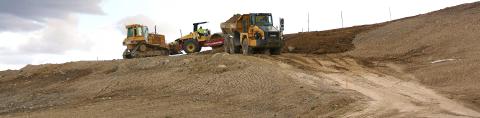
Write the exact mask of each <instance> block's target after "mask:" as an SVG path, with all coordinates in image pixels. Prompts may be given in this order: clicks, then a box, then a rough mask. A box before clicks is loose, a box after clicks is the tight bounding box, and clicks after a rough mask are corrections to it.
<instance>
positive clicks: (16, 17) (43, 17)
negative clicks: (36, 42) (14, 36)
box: [0, 0, 103, 32]
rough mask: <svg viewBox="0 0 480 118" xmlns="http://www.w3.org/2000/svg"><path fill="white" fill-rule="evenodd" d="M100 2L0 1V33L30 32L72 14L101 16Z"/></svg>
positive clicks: (70, 0)
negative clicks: (48, 21) (47, 22)
mask: <svg viewBox="0 0 480 118" xmlns="http://www.w3.org/2000/svg"><path fill="white" fill-rule="evenodd" d="M100 2H101V0H0V18H1V20H0V32H2V31H32V30H36V29H39V28H41V24H43V23H45V22H46V21H47V20H48V19H51V18H54V19H63V18H66V17H69V15H71V14H73V13H86V14H103V12H102V9H101V8H100V6H99V3H100Z"/></svg>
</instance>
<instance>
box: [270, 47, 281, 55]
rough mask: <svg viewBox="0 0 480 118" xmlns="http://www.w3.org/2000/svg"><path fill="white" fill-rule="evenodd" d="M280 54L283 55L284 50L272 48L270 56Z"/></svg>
mask: <svg viewBox="0 0 480 118" xmlns="http://www.w3.org/2000/svg"><path fill="white" fill-rule="evenodd" d="M280 53H282V48H270V54H272V55H280Z"/></svg>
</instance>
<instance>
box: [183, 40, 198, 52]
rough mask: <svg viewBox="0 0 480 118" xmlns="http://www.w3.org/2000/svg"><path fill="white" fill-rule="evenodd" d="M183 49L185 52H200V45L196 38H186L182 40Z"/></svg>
mask: <svg viewBox="0 0 480 118" xmlns="http://www.w3.org/2000/svg"><path fill="white" fill-rule="evenodd" d="M183 51H185V52H186V53H187V54H190V53H195V52H200V45H199V44H198V41H197V40H194V39H188V40H187V41H185V42H183Z"/></svg>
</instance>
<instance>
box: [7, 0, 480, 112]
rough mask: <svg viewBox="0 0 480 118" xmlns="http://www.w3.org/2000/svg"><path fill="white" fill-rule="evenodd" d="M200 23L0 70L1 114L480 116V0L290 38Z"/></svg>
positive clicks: (237, 24)
mask: <svg viewBox="0 0 480 118" xmlns="http://www.w3.org/2000/svg"><path fill="white" fill-rule="evenodd" d="M285 20H288V19H285ZM272 22H277V23H279V24H280V26H279V27H274V26H273V23H272ZM206 23H207V22H195V21H192V24H193V30H192V31H190V33H189V34H185V35H183V36H181V37H178V38H177V39H175V41H173V42H167V41H166V40H165V36H164V35H163V34H162V32H157V31H156V30H157V29H156V28H155V29H148V27H147V26H145V25H143V24H129V25H127V26H125V31H127V36H125V39H123V40H122V39H118V42H122V44H123V46H124V47H125V50H124V52H123V53H122V54H119V55H122V57H123V59H116V60H104V61H77V62H68V63H63V64H42V65H27V66H25V67H23V68H21V69H19V70H6V71H0V117H6V118H10V117H11V118H24V117H28V118H29V117H32V118H38V117H40V118H43V117H45V118H57V117H82V118H83V117H113V118H118V117H153V118H177V117H181V118H183V117H200V118H205V117H206V118H210V117H254V118H271V117H280V118H292V117H302V118H303V117H306V118H311V117H319V118H324V117H327V118H337V117H348V118H350V117H351V118H357V117H358V118H415V117H422V118H424V117H428V118H457V117H458V118H479V117H480V86H479V85H480V78H479V77H480V71H479V70H480V63H479V62H480V46H479V45H480V40H479V38H480V2H475V3H468V4H462V5H458V6H453V7H448V8H444V9H441V10H438V11H434V12H430V13H426V14H421V15H417V16H412V17H407V18H402V19H398V20H393V21H388V22H383V23H378V24H369V25H361V26H353V27H346V28H340V29H332V30H326V31H314V32H299V33H291V34H284V33H283V30H284V26H283V25H284V21H283V19H272V14H271V13H248V14H233V13H232V17H230V18H225V21H224V22H222V23H221V24H218V25H217V26H218V27H220V28H221V30H222V32H221V33H211V32H210V30H209V29H206V28H205V29H202V25H203V24H206ZM150 27H152V26H150ZM113 44H115V45H116V44H120V43H117V42H115V43H112V45H113ZM202 47H211V48H212V50H208V51H201V49H202ZM172 55H175V56H172Z"/></svg>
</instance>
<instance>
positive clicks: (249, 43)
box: [220, 13, 284, 55]
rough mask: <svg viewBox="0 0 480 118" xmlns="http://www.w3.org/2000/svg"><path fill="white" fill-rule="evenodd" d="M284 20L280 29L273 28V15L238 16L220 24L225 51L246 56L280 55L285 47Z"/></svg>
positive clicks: (251, 14) (252, 14)
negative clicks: (258, 53) (259, 53)
mask: <svg viewBox="0 0 480 118" xmlns="http://www.w3.org/2000/svg"><path fill="white" fill-rule="evenodd" d="M283 23H284V21H283V19H280V29H277V28H276V27H274V26H273V20H272V14H271V13H250V14H243V15H240V14H236V15H234V16H233V17H231V18H230V19H228V20H227V21H226V22H224V23H222V24H220V27H221V29H222V32H223V34H224V36H225V43H224V45H223V46H224V50H225V52H228V53H232V54H233V53H240V52H242V53H243V54H245V55H248V54H252V53H256V52H262V53H269V54H274V55H278V54H280V53H281V51H282V47H283V45H284V40H283V29H284V27H283V26H284V25H283Z"/></svg>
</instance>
